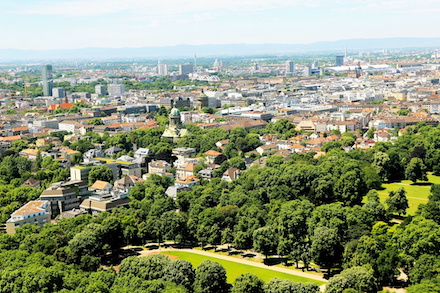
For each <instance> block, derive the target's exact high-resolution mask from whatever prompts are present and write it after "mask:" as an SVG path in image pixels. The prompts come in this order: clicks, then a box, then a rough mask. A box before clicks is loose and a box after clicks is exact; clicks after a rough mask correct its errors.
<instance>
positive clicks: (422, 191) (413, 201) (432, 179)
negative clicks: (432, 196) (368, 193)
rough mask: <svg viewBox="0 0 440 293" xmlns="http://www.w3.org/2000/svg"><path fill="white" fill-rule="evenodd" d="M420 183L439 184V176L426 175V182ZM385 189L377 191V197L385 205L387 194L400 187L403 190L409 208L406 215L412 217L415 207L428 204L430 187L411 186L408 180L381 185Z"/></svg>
mask: <svg viewBox="0 0 440 293" xmlns="http://www.w3.org/2000/svg"><path fill="white" fill-rule="evenodd" d="M420 183H425V184H426V183H435V184H440V176H434V175H431V174H429V175H428V182H420ZM382 186H383V187H385V189H384V190H378V193H379V197H380V200H381V202H382V203H385V200H386V198H387V197H388V193H389V192H390V191H391V190H393V191H396V190H397V189H399V188H400V187H403V188H405V190H406V196H407V198H408V204H409V208H408V210H407V211H406V212H407V214H408V215H414V214H415V213H416V211H417V207H418V206H419V204H421V203H427V202H428V195H429V190H430V189H431V186H430V185H428V184H426V185H413V184H412V181H410V180H402V181H401V182H396V183H389V184H386V183H385V184H382Z"/></svg>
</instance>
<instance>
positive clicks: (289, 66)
mask: <svg viewBox="0 0 440 293" xmlns="http://www.w3.org/2000/svg"><path fill="white" fill-rule="evenodd" d="M294 72H295V63H293V61H291V60H288V61H286V74H293V73H294Z"/></svg>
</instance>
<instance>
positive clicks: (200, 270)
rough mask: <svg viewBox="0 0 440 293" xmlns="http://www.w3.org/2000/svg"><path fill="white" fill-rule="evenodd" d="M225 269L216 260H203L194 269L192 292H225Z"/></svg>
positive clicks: (226, 287)
mask: <svg viewBox="0 0 440 293" xmlns="http://www.w3.org/2000/svg"><path fill="white" fill-rule="evenodd" d="M228 291H229V285H228V283H227V282H226V270H225V269H224V268H223V266H222V265H221V264H219V263H217V262H214V261H210V260H205V261H203V262H202V263H201V264H200V265H199V266H198V267H197V270H196V279H195V281H194V293H227V292H228Z"/></svg>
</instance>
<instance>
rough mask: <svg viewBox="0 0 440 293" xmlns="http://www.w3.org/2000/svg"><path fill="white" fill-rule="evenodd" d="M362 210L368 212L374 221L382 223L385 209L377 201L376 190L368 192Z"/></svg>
mask: <svg viewBox="0 0 440 293" xmlns="http://www.w3.org/2000/svg"><path fill="white" fill-rule="evenodd" d="M363 207H364V208H366V209H368V210H370V211H371V212H372V214H373V217H374V219H375V220H380V221H384V220H385V219H386V211H385V207H384V206H383V204H382V203H381V202H380V200H379V193H377V191H376V190H370V191H369V192H368V193H367V202H366V203H365V204H364V205H363Z"/></svg>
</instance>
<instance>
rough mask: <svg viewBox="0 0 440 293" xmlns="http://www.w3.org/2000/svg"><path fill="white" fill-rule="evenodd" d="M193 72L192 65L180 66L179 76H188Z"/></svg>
mask: <svg viewBox="0 0 440 293" xmlns="http://www.w3.org/2000/svg"><path fill="white" fill-rule="evenodd" d="M193 72H194V66H193V65H192V63H186V64H180V65H179V75H188V74H190V73H193Z"/></svg>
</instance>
